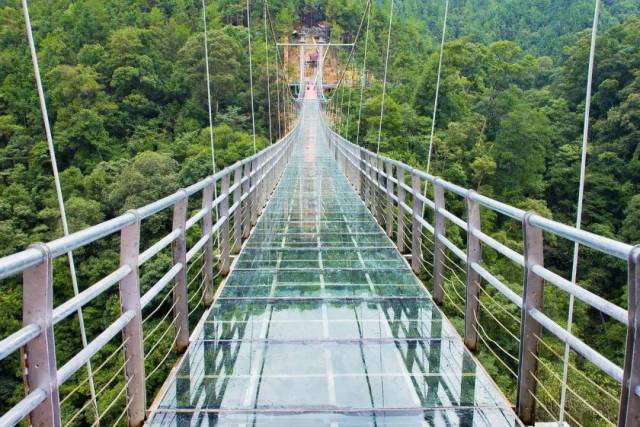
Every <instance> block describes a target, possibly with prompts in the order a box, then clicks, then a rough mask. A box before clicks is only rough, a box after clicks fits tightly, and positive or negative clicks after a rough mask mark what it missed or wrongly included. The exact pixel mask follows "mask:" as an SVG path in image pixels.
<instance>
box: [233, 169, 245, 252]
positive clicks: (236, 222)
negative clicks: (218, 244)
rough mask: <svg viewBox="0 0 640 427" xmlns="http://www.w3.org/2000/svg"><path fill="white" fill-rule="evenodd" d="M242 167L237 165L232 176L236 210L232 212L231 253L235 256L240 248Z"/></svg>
mask: <svg viewBox="0 0 640 427" xmlns="http://www.w3.org/2000/svg"><path fill="white" fill-rule="evenodd" d="M241 182H242V165H241V164H238V165H237V166H236V169H235V171H234V175H233V184H234V185H235V186H236V188H235V189H234V190H233V203H234V204H236V202H237V203H238V204H237V206H236V210H235V211H233V235H234V239H233V240H234V242H233V248H231V252H232V253H234V254H237V253H239V252H240V248H241V247H242V215H241V214H242V203H241V202H240V198H241V197H242V184H241Z"/></svg>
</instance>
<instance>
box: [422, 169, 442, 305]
mask: <svg viewBox="0 0 640 427" xmlns="http://www.w3.org/2000/svg"><path fill="white" fill-rule="evenodd" d="M433 202H434V212H433V218H434V221H433V228H434V232H433V300H434V301H435V302H436V304H440V305H442V301H443V298H444V291H443V281H444V250H445V247H444V243H443V242H442V239H441V238H440V236H444V235H445V232H446V219H445V217H444V216H443V215H442V214H441V213H440V211H439V209H440V208H442V209H444V208H445V200H444V189H443V188H442V185H441V184H440V183H439V181H438V179H435V180H434V182H433ZM420 212H424V211H420Z"/></svg>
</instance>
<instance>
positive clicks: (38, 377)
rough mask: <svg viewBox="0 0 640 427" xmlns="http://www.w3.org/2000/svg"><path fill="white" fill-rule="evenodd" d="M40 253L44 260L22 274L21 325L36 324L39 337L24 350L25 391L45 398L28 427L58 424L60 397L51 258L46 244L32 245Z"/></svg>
mask: <svg viewBox="0 0 640 427" xmlns="http://www.w3.org/2000/svg"><path fill="white" fill-rule="evenodd" d="M31 247H32V248H35V249H38V250H40V251H42V253H43V255H44V256H43V261H42V262H40V263H39V264H37V265H35V266H33V267H30V268H28V269H26V270H24V272H23V274H22V283H23V298H22V322H23V325H25V326H26V325H29V324H35V325H38V327H39V328H40V334H39V335H38V336H37V337H36V338H34V339H32V340H31V341H29V343H28V344H27V345H26V346H25V348H24V363H25V369H24V371H23V372H24V375H25V379H26V381H25V383H26V386H27V387H28V392H32V391H34V390H36V389H38V388H39V389H42V390H44V391H45V392H46V393H47V396H48V397H47V399H45V400H44V401H43V402H42V403H40V404H39V405H38V406H37V407H36V408H35V409H34V410H33V411H32V412H31V415H30V418H31V425H34V426H55V427H59V426H60V425H61V419H60V394H59V391H58V375H57V373H58V371H57V365H56V349H55V338H54V334H53V259H52V257H51V251H50V250H49V247H48V246H47V245H45V244H42V243H39V244H36V245H32V246H31Z"/></svg>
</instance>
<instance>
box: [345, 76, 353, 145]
mask: <svg viewBox="0 0 640 427" xmlns="http://www.w3.org/2000/svg"><path fill="white" fill-rule="evenodd" d="M351 71H352V73H353V67H352V68H351ZM352 76H353V74H352ZM349 81H350V84H349V100H348V101H347V130H346V132H345V138H346V139H347V140H348V139H349V122H350V119H351V93H352V92H353V87H352V84H353V82H352V81H351V79H350V80H349Z"/></svg>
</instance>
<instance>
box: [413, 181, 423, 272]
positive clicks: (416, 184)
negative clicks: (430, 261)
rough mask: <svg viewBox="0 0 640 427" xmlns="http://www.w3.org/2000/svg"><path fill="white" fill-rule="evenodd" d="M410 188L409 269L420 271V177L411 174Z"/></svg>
mask: <svg viewBox="0 0 640 427" xmlns="http://www.w3.org/2000/svg"><path fill="white" fill-rule="evenodd" d="M411 188H412V190H413V215H412V216H411V269H412V270H413V271H414V273H416V274H418V273H420V260H421V259H422V224H420V221H418V218H419V217H421V216H422V200H420V197H418V196H419V195H420V177H419V176H418V175H417V174H416V173H412V174H411Z"/></svg>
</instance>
